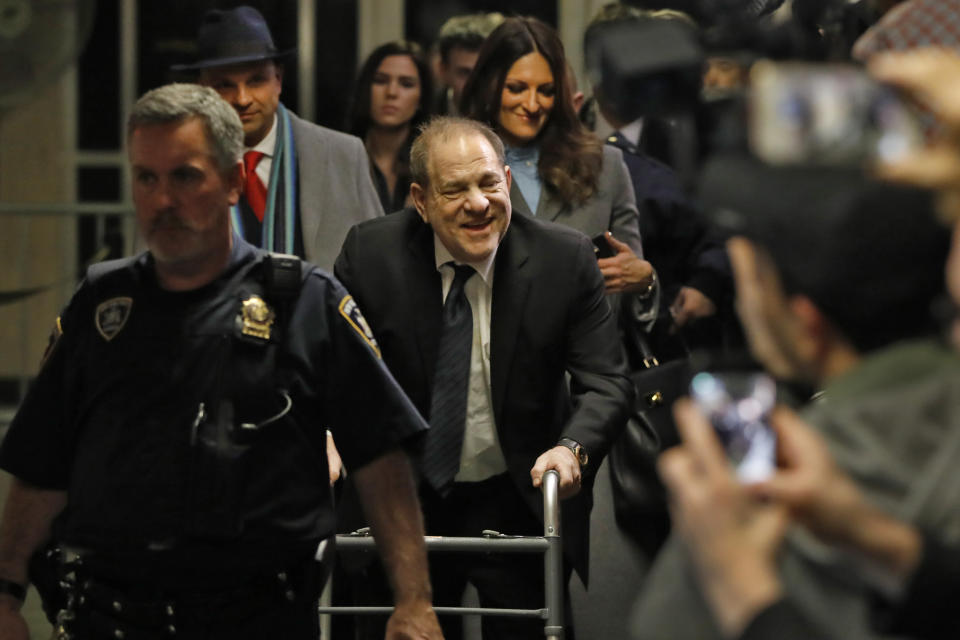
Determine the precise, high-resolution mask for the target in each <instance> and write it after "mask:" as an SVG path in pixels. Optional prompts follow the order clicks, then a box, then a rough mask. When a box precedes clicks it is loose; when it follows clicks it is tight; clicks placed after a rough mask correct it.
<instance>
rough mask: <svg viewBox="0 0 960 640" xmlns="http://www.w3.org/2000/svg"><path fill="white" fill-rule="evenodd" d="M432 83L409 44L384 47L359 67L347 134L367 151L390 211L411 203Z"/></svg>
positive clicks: (382, 199) (419, 55) (414, 46)
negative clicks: (416, 148)
mask: <svg viewBox="0 0 960 640" xmlns="http://www.w3.org/2000/svg"><path fill="white" fill-rule="evenodd" d="M431 82H432V81H431V78H430V72H429V68H428V66H427V62H426V59H425V58H424V55H423V51H422V50H421V49H420V46H419V45H418V44H416V43H415V42H407V41H405V40H398V41H396V42H388V43H386V44H382V45H380V46H379V47H377V48H376V49H374V50H373V53H371V54H370V56H369V57H368V58H367V60H366V61H365V62H364V63H363V66H362V67H361V68H360V74H359V76H358V77H357V84H356V87H355V88H354V92H353V101H352V103H351V107H350V113H349V116H348V118H349V119H348V122H347V131H348V132H349V133H351V134H353V135H355V136H357V137H359V138H360V139H361V140H363V144H364V146H365V147H366V148H367V154H368V155H369V156H370V172H371V175H372V177H373V183H374V185H375V186H376V188H377V195H379V196H380V203H381V204H382V205H383V210H384V211H385V212H387V213H392V212H394V211H399V210H400V209H402V208H404V207H405V206H407V205H408V204H409V202H408V196H409V193H410V145H411V144H412V143H413V139H414V138H415V137H416V135H417V129H418V128H419V126H420V125H421V124H423V123H424V122H426V120H427V118H428V116H429V108H430V96H431V95H432V92H431Z"/></svg>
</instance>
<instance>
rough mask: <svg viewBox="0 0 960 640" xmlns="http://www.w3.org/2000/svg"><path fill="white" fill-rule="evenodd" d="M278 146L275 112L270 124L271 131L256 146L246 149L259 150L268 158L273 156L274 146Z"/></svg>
mask: <svg viewBox="0 0 960 640" xmlns="http://www.w3.org/2000/svg"><path fill="white" fill-rule="evenodd" d="M276 146H277V114H276V113H274V114H273V123H272V124H271V125H270V131H268V132H267V135H265V136H264V137H263V140H261V141H260V142H258V143H257V144H256V146H255V147H252V148H250V149H246V151H259V152H260V153H262V154H263V155H265V156H266V157H268V158H272V157H273V152H274V148H275V147H276Z"/></svg>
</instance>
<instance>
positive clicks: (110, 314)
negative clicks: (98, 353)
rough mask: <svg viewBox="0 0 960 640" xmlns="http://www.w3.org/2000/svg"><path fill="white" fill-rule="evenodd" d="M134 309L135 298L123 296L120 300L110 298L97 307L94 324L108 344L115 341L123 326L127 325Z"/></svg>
mask: <svg viewBox="0 0 960 640" xmlns="http://www.w3.org/2000/svg"><path fill="white" fill-rule="evenodd" d="M132 307H133V298H128V297H126V296H121V297H119V298H110V299H109V300H107V301H105V302H101V303H100V304H99V305H97V310H96V312H94V314H93V320H94V324H96V325H97V331H99V332H100V335H101V336H103V339H104V340H106V341H107V342H109V341H111V340H113V339H114V338H115V337H116V335H117V334H118V333H120V330H121V329H123V326H124V325H125V324H127V319H128V318H129V317H130V309H131V308H132Z"/></svg>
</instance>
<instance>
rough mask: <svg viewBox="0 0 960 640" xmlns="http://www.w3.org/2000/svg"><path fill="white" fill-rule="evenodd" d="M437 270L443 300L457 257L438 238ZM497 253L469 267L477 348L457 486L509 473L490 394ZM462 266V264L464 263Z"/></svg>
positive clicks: (467, 291)
mask: <svg viewBox="0 0 960 640" xmlns="http://www.w3.org/2000/svg"><path fill="white" fill-rule="evenodd" d="M433 247H434V255H435V257H436V262H437V270H438V271H439V272H440V278H441V282H442V283H443V300H444V301H446V299H447V293H448V292H449V291H450V286H451V285H452V284H453V276H454V270H453V267H452V266H450V265H449V264H447V263H450V262H455V261H454V259H453V256H452V255H450V252H449V251H448V250H447V248H446V247H445V246H444V245H443V243H442V242H441V241H440V239H439V238H437V236H436V235H434V237H433ZM496 253H497V252H496V251H494V252H493V254H492V255H490V257H489V258H487V259H486V260H484V261H483V262H481V263H466V264H469V265H470V266H471V267H473V268H474V269H475V270H476V272H477V275H476V276H473V277H471V278H470V279H469V280H467V283H466V284H465V285H464V288H463V290H464V293H465V294H466V296H467V300H468V301H469V302H470V308H471V310H472V312H473V348H472V349H471V350H470V378H469V382H468V389H467V422H466V427H465V428H464V433H463V449H462V451H461V454H460V470H459V471H458V472H457V475H456V476H455V477H454V481H456V482H479V481H480V480H485V479H487V478H489V477H491V476H495V475H497V474H500V473H503V472H505V471H506V470H507V461H506V459H505V458H504V457H503V450H502V449H501V448H500V441H499V439H498V438H497V425H496V423H495V420H494V416H493V396H492V394H491V392H490V309H491V306H492V303H493V271H494V269H493V263H494V259H495V258H496ZM461 264H462V263H461Z"/></svg>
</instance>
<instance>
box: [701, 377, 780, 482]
mask: <svg viewBox="0 0 960 640" xmlns="http://www.w3.org/2000/svg"><path fill="white" fill-rule="evenodd" d="M690 395H691V396H692V397H693V400H694V402H695V403H696V405H697V406H698V407H699V408H700V410H701V411H702V412H703V413H704V414H705V415H706V416H707V418H708V419H709V420H710V423H711V424H712V425H713V428H714V430H715V431H716V433H717V436H718V437H719V439H720V442H721V443H723V448H724V450H725V451H726V453H727V458H728V459H729V460H730V463H731V464H732V465H733V467H734V469H735V470H736V474H737V478H738V479H739V480H740V481H741V482H743V483H752V482H759V481H761V480H765V479H767V478H769V477H770V476H771V475H772V474H773V472H774V470H775V469H776V462H777V460H776V451H777V438H776V433H775V432H774V431H773V429H772V428H771V427H770V422H769V417H770V412H771V411H772V410H773V407H774V404H775V403H776V397H777V385H776V383H775V382H774V380H773V378H771V377H770V376H768V375H766V374H764V373H757V372H751V371H730V372H726V371H725V372H723V373H711V372H706V371H703V372H700V373H698V374H696V375H695V376H694V377H693V379H692V380H691V381H690Z"/></svg>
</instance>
